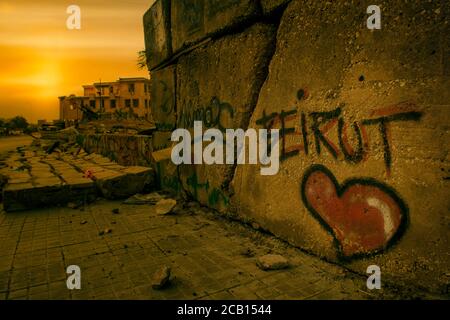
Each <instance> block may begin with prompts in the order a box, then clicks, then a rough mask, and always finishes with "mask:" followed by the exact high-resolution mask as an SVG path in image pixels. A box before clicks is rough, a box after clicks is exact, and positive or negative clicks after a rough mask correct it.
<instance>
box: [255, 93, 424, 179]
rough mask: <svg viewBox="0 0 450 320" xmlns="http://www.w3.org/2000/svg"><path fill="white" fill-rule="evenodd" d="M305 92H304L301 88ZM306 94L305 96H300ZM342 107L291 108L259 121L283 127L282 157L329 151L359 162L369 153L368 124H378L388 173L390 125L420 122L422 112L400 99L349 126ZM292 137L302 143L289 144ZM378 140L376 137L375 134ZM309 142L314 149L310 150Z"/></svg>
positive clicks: (264, 115)
mask: <svg viewBox="0 0 450 320" xmlns="http://www.w3.org/2000/svg"><path fill="white" fill-rule="evenodd" d="M302 92H303V91H302ZM299 96H300V97H304V96H303V95H299ZM343 107H344V105H340V106H339V107H337V108H335V109H334V110H331V111H325V112H310V113H306V112H300V113H299V112H298V111H297V108H296V107H294V108H293V109H290V110H288V111H284V110H281V112H279V113H278V112H273V113H271V114H266V112H265V110H264V111H263V113H262V117H261V118H259V119H258V120H257V121H256V124H257V125H261V126H262V127H264V128H266V129H271V128H274V127H277V126H279V127H280V139H281V150H280V160H281V161H285V160H287V159H289V158H291V157H294V156H298V155H300V152H304V154H305V155H306V156H308V155H309V154H311V152H314V151H315V152H316V154H317V155H322V154H323V153H324V150H326V151H327V152H328V153H329V154H331V156H332V157H333V158H335V159H338V158H343V159H344V160H345V161H346V162H348V163H353V164H357V163H360V162H362V161H365V160H367V157H368V152H369V144H370V141H369V136H368V134H367V131H366V127H368V126H376V127H377V128H378V131H379V135H380V137H379V138H378V139H380V141H381V143H382V146H383V158H384V164H385V167H386V172H387V173H388V174H389V173H390V170H391V166H392V154H391V153H392V150H391V141H390V138H389V129H390V124H391V123H394V122H401V121H419V120H420V118H421V117H422V113H421V112H419V111H415V110H413V109H414V108H415V107H416V105H415V104H414V103H411V102H401V103H398V104H396V105H393V106H388V107H386V108H382V109H379V110H376V111H375V112H373V113H372V114H371V117H370V118H367V119H362V120H359V121H354V122H353V123H351V125H350V126H349V125H348V124H347V122H346V121H345V120H344V118H343V112H342V110H343ZM349 127H351V130H352V131H353V136H354V137H355V139H354V140H355V141H356V143H353V145H352V143H351V142H350V139H349ZM333 128H336V129H337V140H336V141H332V139H331V138H330V137H329V133H330V131H331V130H332V129H333ZM291 137H293V138H294V139H295V138H296V137H299V140H300V141H299V143H290V142H289V141H292V139H289V138H291ZM374 139H375V137H374ZM310 145H312V146H314V150H310Z"/></svg>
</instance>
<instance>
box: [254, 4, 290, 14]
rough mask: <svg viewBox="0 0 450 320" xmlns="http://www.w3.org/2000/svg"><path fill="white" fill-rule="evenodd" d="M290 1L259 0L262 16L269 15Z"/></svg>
mask: <svg viewBox="0 0 450 320" xmlns="http://www.w3.org/2000/svg"><path fill="white" fill-rule="evenodd" d="M290 1H291V0H261V7H262V10H263V13H264V15H270V14H271V13H273V12H274V11H275V10H276V9H278V8H280V7H281V6H283V5H286V4H287V3H289V2H290Z"/></svg>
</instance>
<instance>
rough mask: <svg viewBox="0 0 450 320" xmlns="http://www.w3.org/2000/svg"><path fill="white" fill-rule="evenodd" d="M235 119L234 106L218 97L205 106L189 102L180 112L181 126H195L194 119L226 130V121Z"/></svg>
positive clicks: (207, 125)
mask: <svg viewBox="0 0 450 320" xmlns="http://www.w3.org/2000/svg"><path fill="white" fill-rule="evenodd" d="M227 117H228V118H229V119H233V117H234V111H233V107H232V106H231V105H230V104H229V103H226V102H221V101H220V100H219V99H218V98H217V97H213V98H212V99H211V102H210V103H209V104H208V105H207V106H204V107H197V108H194V107H193V106H191V105H190V104H187V105H186V106H185V107H184V108H183V110H182V111H181V114H180V120H179V124H180V125H179V127H180V128H186V129H189V128H193V127H194V121H203V125H204V126H205V127H207V128H212V127H216V128H218V129H219V130H221V131H225V129H226V125H225V121H226V119H227Z"/></svg>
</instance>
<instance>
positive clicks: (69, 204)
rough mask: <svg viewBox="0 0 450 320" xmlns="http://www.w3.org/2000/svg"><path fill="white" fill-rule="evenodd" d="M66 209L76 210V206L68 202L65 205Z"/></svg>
mask: <svg viewBox="0 0 450 320" xmlns="http://www.w3.org/2000/svg"><path fill="white" fill-rule="evenodd" d="M67 208H69V209H76V208H78V205H77V204H76V203H75V202H69V203H68V204H67Z"/></svg>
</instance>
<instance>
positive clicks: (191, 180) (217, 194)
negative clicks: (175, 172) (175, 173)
mask: <svg viewBox="0 0 450 320" xmlns="http://www.w3.org/2000/svg"><path fill="white" fill-rule="evenodd" d="M186 184H187V185H188V186H189V187H190V188H191V190H192V192H191V194H192V196H193V197H194V199H195V200H199V191H200V190H204V191H205V192H206V193H207V194H208V205H210V206H211V207H217V205H218V204H219V203H222V204H223V205H225V206H228V205H229V203H230V199H229V198H228V196H226V195H225V194H224V193H223V191H222V190H220V189H219V188H211V186H210V184H209V181H208V180H206V181H205V182H201V181H200V180H199V178H198V176H197V174H196V173H195V172H194V173H192V174H191V175H190V176H189V177H188V178H187V179H186Z"/></svg>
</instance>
